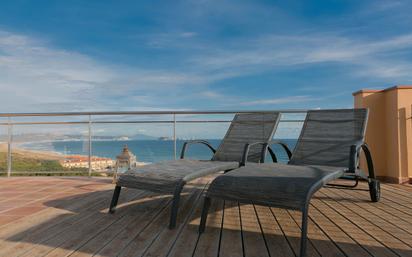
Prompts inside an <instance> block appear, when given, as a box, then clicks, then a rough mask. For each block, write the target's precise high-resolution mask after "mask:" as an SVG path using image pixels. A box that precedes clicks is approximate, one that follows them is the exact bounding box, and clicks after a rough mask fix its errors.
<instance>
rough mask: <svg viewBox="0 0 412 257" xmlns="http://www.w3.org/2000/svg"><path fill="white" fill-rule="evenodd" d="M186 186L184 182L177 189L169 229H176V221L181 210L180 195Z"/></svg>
mask: <svg viewBox="0 0 412 257" xmlns="http://www.w3.org/2000/svg"><path fill="white" fill-rule="evenodd" d="M184 185H185V182H183V181H182V182H180V183H179V184H178V185H177V186H176V188H175V192H174V194H173V203H172V211H171V213H170V223H169V229H174V228H175V227H176V219H177V211H178V209H179V201H180V193H181V192H182V189H183V186H184Z"/></svg>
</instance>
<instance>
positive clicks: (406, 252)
mask: <svg viewBox="0 0 412 257" xmlns="http://www.w3.org/2000/svg"><path fill="white" fill-rule="evenodd" d="M325 191H327V192H328V193H330V194H332V196H333V191H332V190H325ZM325 196H327V195H326V194H325ZM330 199H331V200H330V201H327V200H324V202H325V203H326V204H327V205H329V206H331V207H332V208H335V209H339V210H340V213H341V214H344V215H345V217H346V218H347V219H348V220H350V221H351V222H352V223H353V224H355V225H356V226H358V227H360V228H361V229H362V230H363V231H365V232H366V233H367V234H369V235H370V236H371V237H373V238H374V239H375V240H377V241H379V242H380V243H381V244H382V245H384V246H385V247H386V248H387V249H390V250H391V251H393V252H394V253H396V254H397V255H399V256H410V254H412V248H411V247H410V246H409V245H407V244H405V243H404V242H402V241H401V240H399V239H398V238H397V237H394V236H393V235H391V234H390V233H388V232H386V231H385V230H383V229H382V228H381V227H380V226H377V225H376V224H374V223H373V222H372V221H373V220H374V219H375V220H376V219H379V217H373V216H371V215H369V219H367V218H365V217H362V216H361V215H359V213H356V212H355V211H354V209H356V210H359V209H360V208H359V207H357V206H356V205H355V204H353V203H349V202H346V201H339V202H337V201H335V200H333V198H330ZM342 207H343V208H342Z"/></svg>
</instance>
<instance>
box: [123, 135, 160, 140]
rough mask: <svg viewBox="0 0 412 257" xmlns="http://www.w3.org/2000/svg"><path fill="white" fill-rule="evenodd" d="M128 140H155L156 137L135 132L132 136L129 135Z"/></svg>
mask: <svg viewBox="0 0 412 257" xmlns="http://www.w3.org/2000/svg"><path fill="white" fill-rule="evenodd" d="M129 139H130V140H156V139H157V137H152V136H148V135H145V134H136V135H134V136H131V137H129Z"/></svg>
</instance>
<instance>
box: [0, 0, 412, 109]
mask: <svg viewBox="0 0 412 257" xmlns="http://www.w3.org/2000/svg"><path fill="white" fill-rule="evenodd" d="M411 11H412V4H411V2H410V1H336V0H331V1H294V0H291V1H240V0H233V1H226V0H216V1H215V0H197V1H195V0H193V1H191V0H185V1H153V0H152V1H103V0H99V1H74V0H73V1H40V0H38V1H22V0H14V1H1V2H0V89H1V90H2V94H0V101H1V102H2V110H1V112H33V111H38V112H43V111H45V112H50V111H103V110H114V111H121V110H166V109H173V110H187V109H189V110H200V109H285V108H335V107H337V108H341V107H351V106H352V95H351V93H352V92H354V91H356V90H358V89H361V88H385V87H389V86H392V85H397V84H412V26H411V24H412V15H410V13H411Z"/></svg>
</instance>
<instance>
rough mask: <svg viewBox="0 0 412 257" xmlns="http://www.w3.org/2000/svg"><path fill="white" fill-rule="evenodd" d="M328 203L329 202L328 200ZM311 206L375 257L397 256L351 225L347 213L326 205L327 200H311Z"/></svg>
mask: <svg viewBox="0 0 412 257" xmlns="http://www.w3.org/2000/svg"><path fill="white" fill-rule="evenodd" d="M329 201H330V200H329ZM311 202H312V204H313V206H315V207H316V208H318V210H319V211H320V212H322V213H326V215H327V216H328V217H329V218H330V219H331V220H332V221H333V223H335V224H336V226H338V227H339V228H341V229H342V230H343V231H344V232H345V233H346V234H347V235H350V237H351V238H352V239H353V240H354V241H355V242H356V243H358V244H359V245H360V246H361V247H362V248H364V249H365V250H367V251H368V252H369V253H370V254H372V255H373V256H376V257H381V256H382V257H384V256H385V257H391V256H397V255H396V254H395V253H393V252H392V251H391V250H390V249H388V248H386V247H385V245H383V244H382V243H381V242H379V241H378V240H376V239H375V238H374V237H372V236H371V235H370V234H369V233H367V232H365V231H364V230H363V229H362V228H360V227H359V226H357V225H356V224H354V223H353V221H352V218H353V217H351V218H349V217H348V216H350V215H349V213H348V211H346V210H343V209H341V208H336V206H334V205H331V204H329V203H328V200H318V199H316V198H314V199H312V201H311Z"/></svg>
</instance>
